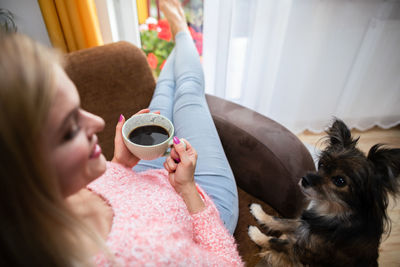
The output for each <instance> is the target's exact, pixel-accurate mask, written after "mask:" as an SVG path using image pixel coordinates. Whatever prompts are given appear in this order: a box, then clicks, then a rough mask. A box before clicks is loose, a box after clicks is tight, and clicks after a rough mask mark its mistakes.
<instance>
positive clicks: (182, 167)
mask: <svg viewBox="0 0 400 267" xmlns="http://www.w3.org/2000/svg"><path fill="white" fill-rule="evenodd" d="M182 140H183V142H185V144H186V149H185V146H184V144H183V143H182V142H180V140H179V139H178V138H177V137H174V147H173V148H172V150H171V154H170V156H169V157H167V158H166V160H165V162H164V168H165V169H166V170H167V171H168V173H169V174H168V179H169V182H170V184H171V185H172V187H173V188H174V189H175V191H176V192H177V193H178V194H179V195H181V197H182V198H183V200H184V201H185V203H186V206H187V208H188V210H189V212H190V213H196V212H199V211H201V210H202V209H204V207H205V205H204V202H203V200H202V199H201V197H200V195H199V193H198V191H197V188H196V184H195V182H194V171H195V169H196V162H197V152H196V150H195V149H194V148H193V147H192V146H191V145H190V143H189V142H188V141H187V140H185V139H183V138H182Z"/></svg>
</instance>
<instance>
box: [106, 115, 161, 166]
mask: <svg viewBox="0 0 400 267" xmlns="http://www.w3.org/2000/svg"><path fill="white" fill-rule="evenodd" d="M149 112H150V109H148V108H146V109H142V110H140V111H139V112H138V113H136V114H135V115H137V114H143V113H149ZM154 113H156V114H160V111H155V112H154ZM124 123H125V117H124V116H123V115H122V114H121V115H120V117H119V120H118V123H117V126H116V127H115V138H114V157H113V159H112V160H111V161H112V162H116V163H119V164H122V165H124V166H126V167H128V168H132V167H133V166H135V165H136V164H137V163H138V162H139V160H140V159H139V158H138V157H136V156H135V155H133V154H132V153H131V152H130V151H129V150H128V148H127V147H126V145H125V143H124V138H123V136H122V126H123V125H124Z"/></svg>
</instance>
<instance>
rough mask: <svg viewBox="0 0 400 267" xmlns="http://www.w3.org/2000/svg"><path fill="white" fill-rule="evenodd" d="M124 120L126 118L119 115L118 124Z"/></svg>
mask: <svg viewBox="0 0 400 267" xmlns="http://www.w3.org/2000/svg"><path fill="white" fill-rule="evenodd" d="M123 118H124V116H123V115H122V114H121V115H119V119H118V122H121V121H122V119H123Z"/></svg>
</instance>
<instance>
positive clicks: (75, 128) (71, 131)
mask: <svg viewBox="0 0 400 267" xmlns="http://www.w3.org/2000/svg"><path fill="white" fill-rule="evenodd" d="M68 124H69V125H68V127H67V129H66V132H65V134H64V135H63V141H64V142H67V141H70V140H72V139H73V138H74V137H75V136H76V135H77V134H78V133H79V131H80V130H81V126H80V124H79V111H77V112H75V113H74V115H73V116H71V117H70V119H69V122H68Z"/></svg>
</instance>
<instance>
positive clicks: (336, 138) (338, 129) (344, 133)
mask: <svg viewBox="0 0 400 267" xmlns="http://www.w3.org/2000/svg"><path fill="white" fill-rule="evenodd" d="M326 133H327V134H328V137H329V146H330V147H338V148H354V147H355V146H356V144H357V141H358V138H357V139H353V138H352V137H351V133H350V130H349V128H347V126H346V124H344V122H343V121H341V120H339V119H335V121H334V122H333V124H332V126H331V127H330V128H329V129H328V130H327V131H326Z"/></svg>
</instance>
